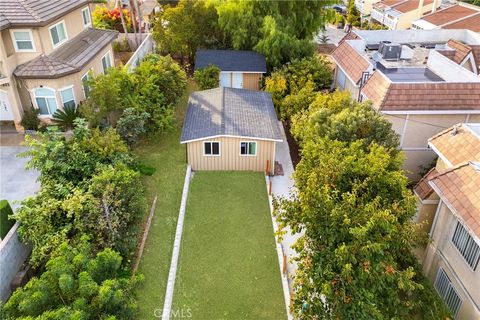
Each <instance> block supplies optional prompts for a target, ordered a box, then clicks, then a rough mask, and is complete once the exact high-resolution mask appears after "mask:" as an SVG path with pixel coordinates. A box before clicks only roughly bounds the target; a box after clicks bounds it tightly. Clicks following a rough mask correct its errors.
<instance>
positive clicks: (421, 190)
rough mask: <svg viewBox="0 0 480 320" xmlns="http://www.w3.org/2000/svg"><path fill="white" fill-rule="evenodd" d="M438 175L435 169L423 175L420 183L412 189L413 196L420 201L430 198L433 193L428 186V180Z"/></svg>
mask: <svg viewBox="0 0 480 320" xmlns="http://www.w3.org/2000/svg"><path fill="white" fill-rule="evenodd" d="M437 174H438V171H437V169H436V168H432V169H430V171H428V173H427V174H425V175H424V176H423V177H422V179H420V181H418V183H417V184H416V185H415V187H413V191H415V194H416V195H417V196H418V197H419V198H420V199H422V200H425V199H427V198H428V197H430V195H431V194H432V193H433V189H432V187H431V186H430V184H428V182H429V181H430V179H432V178H433V177H435V176H436V175H437Z"/></svg>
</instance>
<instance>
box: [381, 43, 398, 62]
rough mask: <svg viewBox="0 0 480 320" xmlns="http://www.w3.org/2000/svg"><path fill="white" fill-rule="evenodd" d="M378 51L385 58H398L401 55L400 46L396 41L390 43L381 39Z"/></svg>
mask: <svg viewBox="0 0 480 320" xmlns="http://www.w3.org/2000/svg"><path fill="white" fill-rule="evenodd" d="M378 51H379V52H380V53H381V55H382V58H383V59H385V60H399V59H400V56H401V55H402V46H401V45H400V44H398V43H391V42H390V41H382V42H381V43H380V47H379V48H378Z"/></svg>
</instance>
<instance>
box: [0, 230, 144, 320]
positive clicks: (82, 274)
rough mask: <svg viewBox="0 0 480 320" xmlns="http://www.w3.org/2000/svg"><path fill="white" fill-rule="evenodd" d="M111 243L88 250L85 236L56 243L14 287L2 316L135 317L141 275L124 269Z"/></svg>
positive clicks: (53, 317) (14, 317)
mask: <svg viewBox="0 0 480 320" xmlns="http://www.w3.org/2000/svg"><path fill="white" fill-rule="evenodd" d="M121 262H122V258H121V256H120V255H119V254H118V253H117V252H115V251H112V250H111V249H105V250H103V251H101V252H99V253H97V254H96V255H93V254H92V251H91V247H90V245H89V243H88V239H87V238H85V237H83V238H82V239H81V241H80V242H79V244H78V245H77V246H70V245H68V244H67V243H66V242H65V243H62V244H61V245H59V246H58V247H57V248H56V249H55V252H54V253H53V255H52V258H51V259H50V260H49V261H48V263H47V264H46V267H45V272H43V273H42V275H41V276H40V277H38V278H37V277H35V278H33V279H31V280H30V281H29V282H28V283H27V284H26V285H25V286H24V287H23V288H21V289H18V290H17V291H15V292H14V293H13V295H12V296H11V297H10V299H9V300H8V302H7V303H6V304H5V305H4V306H3V307H2V309H3V310H2V311H1V312H2V313H3V316H4V317H5V318H6V319H24V320H27V319H29V320H33V319H36V320H37V319H38V320H41V319H59V320H60V319H92V320H93V319H133V318H134V315H135V310H136V304H135V300H134V299H133V289H134V288H135V286H136V284H137V283H138V281H140V280H141V277H138V276H136V277H133V278H130V277H129V276H125V275H122V273H124V271H123V270H122V268H121V264H122V263H121Z"/></svg>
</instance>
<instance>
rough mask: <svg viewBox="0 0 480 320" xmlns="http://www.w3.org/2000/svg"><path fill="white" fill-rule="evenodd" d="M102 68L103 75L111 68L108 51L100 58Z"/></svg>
mask: <svg viewBox="0 0 480 320" xmlns="http://www.w3.org/2000/svg"><path fill="white" fill-rule="evenodd" d="M102 67H103V73H104V74H106V73H107V71H108V68H111V67H112V59H111V58H110V51H108V52H107V54H106V55H104V56H103V57H102Z"/></svg>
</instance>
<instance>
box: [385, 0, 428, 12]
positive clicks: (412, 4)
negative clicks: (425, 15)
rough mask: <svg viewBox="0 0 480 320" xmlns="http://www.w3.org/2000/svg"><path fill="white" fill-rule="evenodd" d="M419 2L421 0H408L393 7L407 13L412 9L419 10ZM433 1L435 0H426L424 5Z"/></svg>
mask: <svg viewBox="0 0 480 320" xmlns="http://www.w3.org/2000/svg"><path fill="white" fill-rule="evenodd" d="M419 2H420V1H419V0H408V1H405V2H402V3H400V4H398V5H396V6H394V7H393V9H395V10H397V11H398V12H402V13H407V12H410V11H414V10H417V9H418V5H419ZM432 3H433V0H425V1H424V2H423V6H424V7H425V6H428V5H430V4H432Z"/></svg>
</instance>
